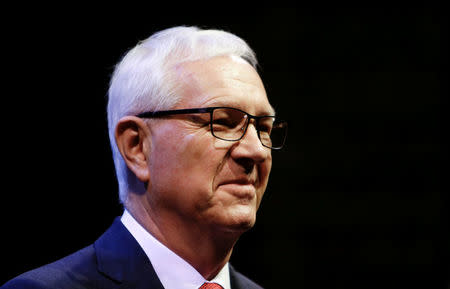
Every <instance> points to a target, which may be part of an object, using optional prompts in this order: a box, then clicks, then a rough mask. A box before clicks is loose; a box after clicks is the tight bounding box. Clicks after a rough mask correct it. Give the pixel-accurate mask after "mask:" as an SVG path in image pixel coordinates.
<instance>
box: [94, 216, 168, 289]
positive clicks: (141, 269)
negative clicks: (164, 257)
mask: <svg viewBox="0 0 450 289" xmlns="http://www.w3.org/2000/svg"><path fill="white" fill-rule="evenodd" d="M94 248H95V252H96V255H97V262H98V270H99V271H100V272H101V273H103V274H104V275H106V276H108V277H109V278H111V279H113V280H114V281H115V282H116V283H117V284H118V288H136V289H144V288H145V289H164V288H163V286H162V284H161V282H160V281H159V279H158V276H157V275H156V273H155V270H154V269H153V267H152V265H151V263H150V261H149V259H148V257H147V255H146V254H145V253H144V251H143V250H142V248H141V247H140V246H139V244H138V243H137V242H136V240H135V239H134V237H133V236H132V235H131V234H130V232H128V230H127V229H126V228H125V226H124V225H123V224H122V222H121V221H120V219H119V218H116V220H115V221H114V223H113V224H112V225H111V227H110V228H109V229H108V230H107V231H106V232H105V233H104V234H103V235H102V236H101V237H100V238H99V239H98V240H97V241H96V242H95V243H94Z"/></svg>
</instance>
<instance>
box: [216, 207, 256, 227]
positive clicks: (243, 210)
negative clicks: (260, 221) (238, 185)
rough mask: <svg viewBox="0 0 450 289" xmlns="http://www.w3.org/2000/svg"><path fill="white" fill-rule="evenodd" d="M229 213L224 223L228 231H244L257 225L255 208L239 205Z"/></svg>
mask: <svg viewBox="0 0 450 289" xmlns="http://www.w3.org/2000/svg"><path fill="white" fill-rule="evenodd" d="M228 213H229V214H228V216H226V220H225V224H224V225H225V227H226V229H227V231H230V232H241V233H243V232H245V231H247V230H249V229H251V228H252V227H253V226H254V225H255V222H256V211H255V209H254V208H249V207H248V206H239V207H238V208H233V210H230V212H228Z"/></svg>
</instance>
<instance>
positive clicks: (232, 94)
mask: <svg viewBox="0 0 450 289" xmlns="http://www.w3.org/2000/svg"><path fill="white" fill-rule="evenodd" d="M174 73H175V75H176V78H177V79H176V81H177V82H178V85H179V88H180V89H179V90H178V91H179V93H180V94H181V97H182V98H181V102H180V103H179V104H178V105H177V106H176V107H175V108H174V109H184V108H201V107H212V106H227V107H234V108H238V109H241V110H244V111H246V112H247V113H250V114H252V115H273V113H274V112H273V109H272V107H271V105H270V104H269V101H268V99H267V96H266V92H265V90H264V86H263V84H262V81H261V79H260V77H259V76H258V74H257V72H256V71H255V70H254V69H253V67H251V66H250V65H249V64H248V63H247V62H245V61H243V60H242V59H240V58H237V57H229V56H226V57H225V56H223V57H215V58H212V59H209V60H206V61H205V60H203V61H196V62H189V63H185V64H182V65H180V66H178V67H176V68H175V69H174ZM208 120H209V114H208V113H206V114H195V115H181V116H175V117H169V118H163V119H156V120H154V121H153V122H152V124H151V151H150V158H149V170H150V182H149V189H148V190H149V193H148V200H149V202H150V204H151V206H152V209H153V210H154V213H156V214H158V215H159V217H161V218H175V219H176V220H182V222H183V223H184V224H188V225H191V224H192V225H194V226H207V227H210V228H214V229H218V230H221V231H245V230H247V229H249V228H250V227H252V226H253V224H254V223H255V219H256V211H257V209H258V207H259V204H260V202H261V198H262V196H263V194H264V191H265V189H266V186H267V181H268V178H269V173H270V169H271V166H272V157H271V151H270V149H269V148H266V147H264V146H262V144H261V142H260V140H259V139H258V135H257V132H256V129H255V126H254V123H253V122H251V123H250V125H249V127H248V129H247V132H246V134H245V136H244V137H243V138H242V139H241V140H240V141H235V142H230V141H224V140H220V139H217V138H215V137H214V136H213V135H212V134H211V131H210V127H209V125H208V124H209V122H208ZM175 219H172V220H175Z"/></svg>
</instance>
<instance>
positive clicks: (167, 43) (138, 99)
mask: <svg viewBox="0 0 450 289" xmlns="http://www.w3.org/2000/svg"><path fill="white" fill-rule="evenodd" d="M224 55H234V56H238V57H241V58H243V59H245V60H246V61H247V62H249V63H250V64H251V65H252V66H253V67H254V68H256V66H257V63H258V62H257V59H256V56H255V53H254V52H253V51H252V49H251V48H250V47H249V46H248V45H247V43H246V42H245V41H244V40H242V39H241V38H239V37H237V36H236V35H234V34H231V33H228V32H225V31H221V30H203V29H200V28H197V27H184V26H180V27H174V28H169V29H166V30H162V31H160V32H157V33H155V34H153V35H152V36H150V37H149V38H147V39H145V40H143V41H141V42H139V43H138V44H137V45H136V46H135V47H134V48H132V49H131V50H130V51H129V52H128V53H127V54H126V55H125V56H124V57H123V58H122V60H121V61H120V62H119V63H118V64H117V65H116V67H115V70H114V73H113V75H112V78H111V82H110V86H109V91H108V107H107V113H108V131H109V138H110V143H111V149H112V153H113V159H114V165H115V169H116V176H117V181H118V184H119V199H120V201H121V203H125V202H126V199H127V196H128V191H129V188H130V186H131V184H130V183H131V182H135V181H136V180H134V181H132V179H130V178H133V177H134V174H132V173H131V172H130V171H129V169H128V168H127V166H126V164H125V161H124V160H123V158H122V156H121V154H120V152H119V150H118V148H117V144H116V141H115V136H114V135H115V128H116V125H117V123H118V121H119V120H120V119H121V118H122V117H124V116H127V115H136V114H138V113H141V112H145V111H156V110H166V109H170V108H172V107H173V106H175V105H176V104H177V102H178V101H179V100H180V99H179V95H178V94H177V86H176V83H175V81H174V80H175V79H174V77H173V75H172V74H171V73H172V68H174V67H175V66H176V65H179V64H181V63H184V62H188V61H196V60H206V59H209V58H212V57H216V56H224ZM134 178H135V177H134Z"/></svg>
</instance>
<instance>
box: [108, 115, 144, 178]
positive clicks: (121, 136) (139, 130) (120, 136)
mask: <svg viewBox="0 0 450 289" xmlns="http://www.w3.org/2000/svg"><path fill="white" fill-rule="evenodd" d="M149 134H150V131H149V129H148V126H147V125H146V124H145V122H144V121H143V120H142V119H140V118H138V117H134V116H126V117H123V118H122V119H120V120H119V122H118V123H117V125H116V130H115V138H116V144H117V147H118V149H119V151H120V154H121V155H122V158H123V159H124V161H125V163H126V164H127V167H128V168H129V169H130V170H131V171H132V172H133V173H134V174H135V175H136V177H137V179H139V180H140V181H141V182H143V183H147V182H148V181H149V178H150V173H149V170H148V153H149V147H150V138H149Z"/></svg>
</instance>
